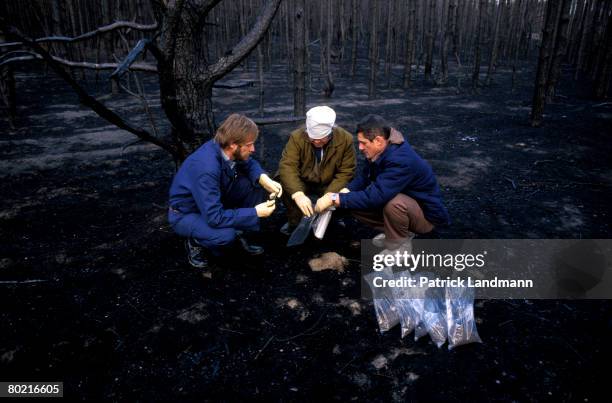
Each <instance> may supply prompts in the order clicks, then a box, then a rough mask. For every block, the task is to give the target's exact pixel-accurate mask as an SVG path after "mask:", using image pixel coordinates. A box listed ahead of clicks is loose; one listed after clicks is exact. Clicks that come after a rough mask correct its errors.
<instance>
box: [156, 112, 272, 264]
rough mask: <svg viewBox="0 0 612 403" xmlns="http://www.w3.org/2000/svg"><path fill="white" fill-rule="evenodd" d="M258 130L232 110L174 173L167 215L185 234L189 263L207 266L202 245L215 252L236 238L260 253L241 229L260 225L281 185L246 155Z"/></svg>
mask: <svg viewBox="0 0 612 403" xmlns="http://www.w3.org/2000/svg"><path fill="white" fill-rule="evenodd" d="M258 134H259V129H258V128H257V125H256V124H255V123H254V122H253V121H252V120H251V119H249V118H247V117H246V116H242V115H239V114H232V115H230V116H229V117H228V118H227V119H226V120H225V121H224V122H223V123H222V124H221V126H220V127H219V129H218V130H217V132H216V134H215V137H214V139H212V140H210V141H208V142H206V143H204V144H203V145H202V146H200V148H198V149H197V150H196V151H195V152H194V153H193V154H191V155H190V156H189V157H188V158H187V159H186V160H185V162H183V164H182V165H181V167H180V169H179V170H178V172H177V173H176V175H175V177H174V180H173V182H172V186H171V187H170V207H169V211H168V221H169V222H170V225H171V226H172V228H173V229H174V231H175V232H176V233H177V234H179V235H181V236H183V237H186V238H187V241H186V243H187V248H188V259H189V263H190V264H191V265H192V266H195V267H198V268H203V267H206V266H207V265H208V261H207V253H206V252H207V251H210V252H211V253H212V254H213V255H216V256H219V255H221V254H222V253H223V250H224V249H225V248H226V247H227V246H229V245H231V244H233V243H234V241H235V240H238V241H239V243H240V245H241V247H242V248H243V249H244V250H245V251H247V252H248V253H250V254H254V255H256V254H260V253H263V248H261V247H259V246H255V245H249V244H248V243H247V241H246V240H245V239H244V237H243V236H242V232H243V231H257V230H259V219H260V218H264V217H269V216H270V215H271V214H272V212H273V211H274V208H275V199H276V197H279V196H280V195H281V194H282V192H283V189H282V187H281V185H280V183H278V182H275V181H273V180H272V179H270V177H269V176H268V175H267V174H266V173H264V171H263V169H262V168H261V166H260V165H259V163H258V162H257V161H255V160H254V159H252V158H250V156H251V154H253V153H254V152H255V140H257V136H258Z"/></svg>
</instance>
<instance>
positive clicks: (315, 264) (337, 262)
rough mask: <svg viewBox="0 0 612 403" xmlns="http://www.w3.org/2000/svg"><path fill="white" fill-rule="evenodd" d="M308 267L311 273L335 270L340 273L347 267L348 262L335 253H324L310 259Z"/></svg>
mask: <svg viewBox="0 0 612 403" xmlns="http://www.w3.org/2000/svg"><path fill="white" fill-rule="evenodd" d="M308 265H309V266H310V268H311V269H312V271H322V270H335V271H339V272H341V273H342V272H344V268H345V267H346V266H348V260H347V259H346V258H345V257H344V256H341V255H339V254H337V253H336V252H325V253H323V254H322V255H320V256H318V257H316V258H314V259H310V260H309V261H308Z"/></svg>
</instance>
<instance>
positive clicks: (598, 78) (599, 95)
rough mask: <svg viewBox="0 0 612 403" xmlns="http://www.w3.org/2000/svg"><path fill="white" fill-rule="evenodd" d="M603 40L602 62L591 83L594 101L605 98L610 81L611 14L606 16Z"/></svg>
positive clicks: (611, 63)
mask: <svg viewBox="0 0 612 403" xmlns="http://www.w3.org/2000/svg"><path fill="white" fill-rule="evenodd" d="M605 38H606V41H605V45H604V46H603V47H602V49H601V52H602V57H603V61H602V63H601V64H600V65H599V68H598V70H597V71H596V72H595V80H594V81H593V85H594V87H595V88H594V91H593V95H594V96H595V98H596V99H603V98H605V97H606V95H607V94H608V90H609V88H610V80H611V79H612V14H608V22H607V26H606V35H605Z"/></svg>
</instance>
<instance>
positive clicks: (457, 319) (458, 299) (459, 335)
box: [446, 287, 482, 350]
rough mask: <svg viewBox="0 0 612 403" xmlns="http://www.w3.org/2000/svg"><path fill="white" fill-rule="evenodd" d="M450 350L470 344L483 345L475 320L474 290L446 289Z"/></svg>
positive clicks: (461, 288) (465, 288) (463, 288)
mask: <svg viewBox="0 0 612 403" xmlns="http://www.w3.org/2000/svg"><path fill="white" fill-rule="evenodd" d="M446 323H447V326H448V349H449V350H452V349H453V348H455V347H457V346H461V345H463V344H468V343H482V340H481V339H480V336H479V335H478V330H476V321H475V320H474V289H473V288H468V287H446Z"/></svg>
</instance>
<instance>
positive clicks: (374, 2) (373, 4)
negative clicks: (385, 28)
mask: <svg viewBox="0 0 612 403" xmlns="http://www.w3.org/2000/svg"><path fill="white" fill-rule="evenodd" d="M370 18H371V20H372V21H371V29H370V80H369V82H368V97H369V98H370V99H373V98H375V97H376V73H377V72H378V34H377V31H378V0H371V1H370Z"/></svg>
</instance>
